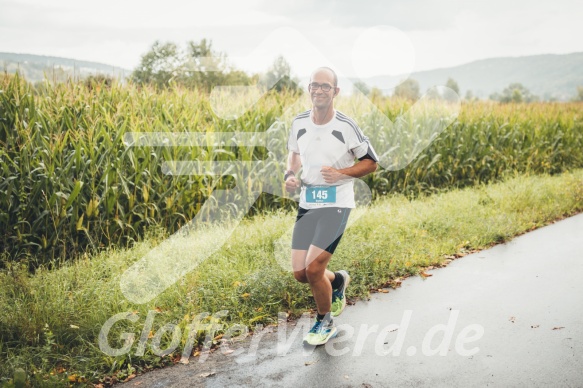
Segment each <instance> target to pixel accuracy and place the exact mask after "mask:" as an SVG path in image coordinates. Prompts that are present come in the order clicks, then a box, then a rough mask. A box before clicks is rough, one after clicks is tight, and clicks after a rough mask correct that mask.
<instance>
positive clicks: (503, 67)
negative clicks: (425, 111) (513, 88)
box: [362, 53, 583, 101]
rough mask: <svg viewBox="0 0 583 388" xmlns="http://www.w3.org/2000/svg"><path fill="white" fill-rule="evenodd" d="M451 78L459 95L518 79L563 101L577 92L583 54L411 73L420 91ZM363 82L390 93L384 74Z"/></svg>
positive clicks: (482, 93)
mask: <svg viewBox="0 0 583 388" xmlns="http://www.w3.org/2000/svg"><path fill="white" fill-rule="evenodd" d="M450 77H451V78H453V79H454V80H455V81H456V82H457V83H458V85H459V87H460V94H461V96H462V97H464V96H465V94H466V92H467V91H468V90H471V91H472V93H473V95H474V96H476V97H479V98H487V97H488V96H490V94H492V93H495V92H501V91H502V90H503V89H504V88H505V87H507V86H508V85H509V84H511V83H514V82H519V83H521V84H523V85H524V86H525V87H526V88H528V89H529V90H530V91H531V92H532V93H533V94H535V95H537V96H539V97H540V98H542V99H545V100H550V99H557V100H563V101H564V100H569V99H571V98H572V97H574V96H575V95H576V94H577V86H583V53H572V54H561V55H557V54H543V55H532V56H525V57H506V58H490V59H482V60H479V61H474V62H470V63H467V64H465V65H460V66H455V67H449V68H443V69H435V70H428V71H421V72H417V73H413V74H411V76H410V78H413V79H415V80H417V81H418V82H419V85H420V87H421V90H422V91H424V90H427V89H428V88H430V87H431V86H433V85H445V83H446V82H447V79H448V78H450ZM362 81H364V82H366V83H367V85H369V86H376V87H378V88H380V89H382V90H383V91H385V92H389V90H388V88H389V87H390V86H388V85H391V83H390V80H388V79H386V78H383V77H373V78H368V79H363V80H362Z"/></svg>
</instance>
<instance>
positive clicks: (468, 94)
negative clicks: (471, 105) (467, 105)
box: [465, 90, 474, 101]
mask: <svg viewBox="0 0 583 388" xmlns="http://www.w3.org/2000/svg"><path fill="white" fill-rule="evenodd" d="M465 99H466V101H472V100H473V99H474V93H472V91H471V90H468V91H466V97H465Z"/></svg>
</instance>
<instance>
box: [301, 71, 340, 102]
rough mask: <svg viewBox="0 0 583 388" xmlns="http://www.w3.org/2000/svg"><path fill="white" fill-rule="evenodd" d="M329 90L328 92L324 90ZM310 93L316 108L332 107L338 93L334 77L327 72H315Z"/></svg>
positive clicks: (309, 87) (309, 88) (309, 89)
mask: <svg viewBox="0 0 583 388" xmlns="http://www.w3.org/2000/svg"><path fill="white" fill-rule="evenodd" d="M328 88H329V90H328V91H325V90H324V89H328ZM308 91H309V92H310V98H311V99H312V105H313V106H314V108H321V109H325V108H328V107H329V106H330V105H332V102H333V99H334V97H335V96H336V91H337V88H336V87H335V86H334V76H333V75H332V73H330V72H329V71H326V70H320V71H317V72H315V73H314V74H312V78H311V80H310V84H309V85H308Z"/></svg>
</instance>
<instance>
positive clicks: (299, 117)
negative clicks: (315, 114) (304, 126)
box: [293, 110, 311, 121]
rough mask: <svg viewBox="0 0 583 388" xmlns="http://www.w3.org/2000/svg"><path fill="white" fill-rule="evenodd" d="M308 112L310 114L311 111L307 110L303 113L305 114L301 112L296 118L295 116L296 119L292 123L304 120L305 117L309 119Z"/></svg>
mask: <svg viewBox="0 0 583 388" xmlns="http://www.w3.org/2000/svg"><path fill="white" fill-rule="evenodd" d="M310 112H311V110H307V111H305V112H302V113H300V114H298V115H297V116H296V117H295V118H294V119H293V121H296V120H298V119H304V118H306V117H309V116H310Z"/></svg>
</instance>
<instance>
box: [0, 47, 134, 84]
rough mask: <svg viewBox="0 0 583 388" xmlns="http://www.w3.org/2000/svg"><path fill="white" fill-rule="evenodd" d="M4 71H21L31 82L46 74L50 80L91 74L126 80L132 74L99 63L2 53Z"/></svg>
mask: <svg viewBox="0 0 583 388" xmlns="http://www.w3.org/2000/svg"><path fill="white" fill-rule="evenodd" d="M4 69H6V70H7V71H8V72H9V73H15V72H16V71H17V70H19V71H20V73H21V74H23V75H24V76H25V77H26V79H27V80H29V81H31V82H36V81H41V80H43V79H44V78H45V74H46V76H47V77H48V78H49V80H52V79H56V80H62V79H64V78H66V77H68V76H73V75H74V76H75V77H80V78H84V77H87V76H89V75H90V74H94V75H95V74H106V75H110V76H112V77H115V78H121V79H124V78H126V77H128V76H129V75H130V74H131V70H127V69H123V68H121V67H115V66H111V65H106V64H103V63H98V62H88V61H78V60H76V59H70V58H60V57H48V56H44V55H32V54H14V53H0V70H1V71H4Z"/></svg>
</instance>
